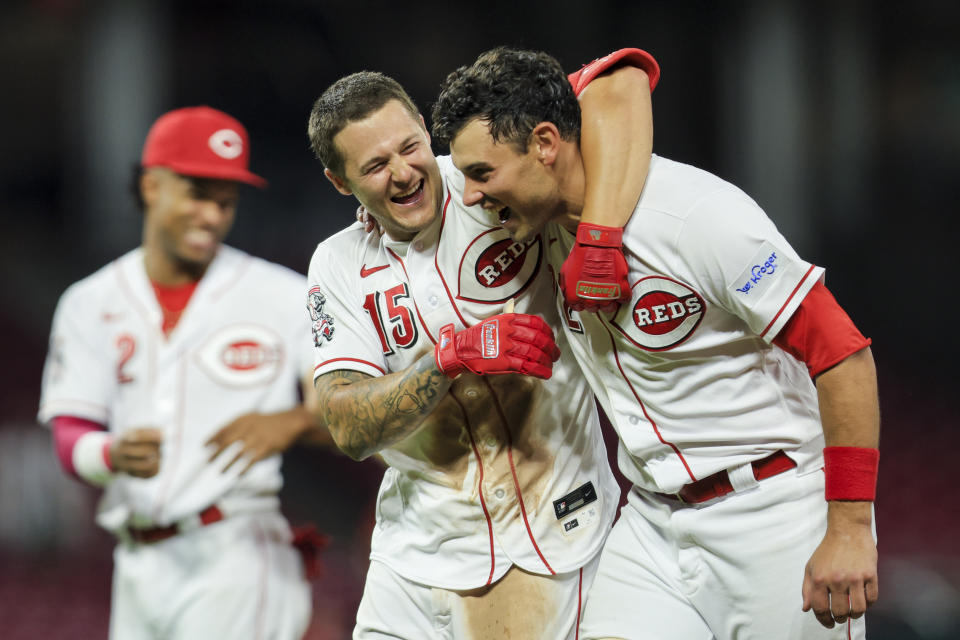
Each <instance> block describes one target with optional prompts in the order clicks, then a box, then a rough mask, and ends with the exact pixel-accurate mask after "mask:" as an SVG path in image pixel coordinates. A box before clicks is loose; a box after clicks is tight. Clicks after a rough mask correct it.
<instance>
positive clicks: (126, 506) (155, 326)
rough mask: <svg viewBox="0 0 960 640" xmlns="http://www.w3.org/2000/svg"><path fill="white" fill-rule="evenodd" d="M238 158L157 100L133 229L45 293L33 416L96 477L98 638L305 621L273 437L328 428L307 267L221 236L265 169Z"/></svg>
mask: <svg viewBox="0 0 960 640" xmlns="http://www.w3.org/2000/svg"><path fill="white" fill-rule="evenodd" d="M248 167H249V138H248V136H247V132H246V130H245V129H244V127H243V126H242V125H241V124H240V123H239V122H238V121H237V120H235V119H234V118H232V117H230V116H229V115H227V114H225V113H223V112H221V111H217V110H215V109H211V108H209V107H190V108H185V109H178V110H175V111H171V112H169V113H167V114H165V115H163V116H162V117H161V118H160V119H158V120H157V121H156V123H155V124H154V125H153V127H152V128H151V129H150V132H149V134H148V136H147V140H146V143H145V145H144V148H143V158H142V171H141V172H138V180H137V184H136V189H137V195H138V196H139V198H140V199H141V202H142V208H143V216H144V218H143V219H144V229H143V244H142V246H141V247H139V248H137V249H135V250H133V251H131V252H129V253H127V254H126V255H124V256H122V257H120V258H119V259H117V260H115V261H113V262H111V263H110V264H108V265H107V266H105V267H103V268H102V269H100V270H99V271H97V272H96V273H94V274H93V275H91V276H89V277H87V278H85V279H83V280H81V281H80V282H77V283H76V284H74V285H72V286H71V287H70V288H69V289H68V290H67V291H66V292H65V293H64V294H63V296H62V297H61V299H60V302H59V304H58V305H57V311H56V314H55V316H54V320H53V328H52V331H51V338H50V353H49V356H48V359H47V363H46V368H45V372H44V381H43V392H42V399H41V407H40V413H39V418H40V420H41V421H42V422H44V423H50V424H52V427H53V430H54V438H55V442H56V446H57V451H58V454H59V457H60V460H61V462H62V464H63V466H64V467H65V469H66V470H67V471H69V472H71V473H73V474H75V475H76V476H78V477H79V478H81V479H83V480H85V481H87V482H89V483H91V484H94V485H97V486H103V487H104V494H103V497H102V499H101V501H100V505H99V508H98V513H97V523H98V524H99V525H100V526H102V527H103V528H105V529H106V530H108V531H110V532H111V533H114V534H115V535H116V536H117V537H118V539H119V544H118V546H117V548H116V551H115V554H114V560H115V568H114V578H113V601H112V610H111V618H110V637H111V638H117V639H121V640H131V639H132V640H137V639H141V638H142V639H147V638H151V639H153V638H174V639H183V640H187V639H190V640H193V639H195V638H264V637H271V638H278V639H282V638H288V639H290V640H295V639H299V638H301V637H302V636H303V633H304V631H305V629H306V627H307V623H308V621H309V616H310V588H309V584H308V583H307V581H306V580H305V579H304V570H303V566H302V564H301V561H300V558H299V555H298V554H297V552H296V550H295V549H294V548H293V546H292V545H291V532H290V528H289V526H288V525H287V522H286V520H285V519H284V518H283V516H282V515H281V514H280V511H279V504H278V503H279V500H278V497H277V492H278V491H279V489H280V486H281V482H282V480H281V476H280V456H279V455H277V454H278V453H280V452H281V451H283V450H285V449H286V448H287V447H289V446H290V445H291V444H292V443H293V442H294V441H296V440H298V439H300V438H301V437H307V436H310V437H313V438H315V439H317V441H319V442H323V441H324V440H326V441H329V434H326V433H325V431H324V430H322V429H319V428H318V427H317V419H316V418H315V417H314V414H313V413H312V412H311V411H309V410H308V409H307V408H306V407H304V406H302V405H300V403H299V400H298V386H299V383H300V381H301V380H302V377H303V375H304V372H309V371H310V369H311V368H312V365H311V364H310V348H309V336H310V330H309V325H308V323H307V322H306V318H304V316H303V311H302V309H303V308H302V306H301V305H302V295H303V293H302V292H303V288H304V284H305V279H304V278H303V276H301V275H299V274H296V273H294V272H293V271H290V270H289V269H286V268H284V267H281V266H279V265H275V264H271V263H268V262H266V261H264V260H260V259H257V258H254V257H252V256H249V255H247V254H246V253H243V252H242V251H238V250H236V249H233V248H230V247H227V246H224V245H222V244H221V241H222V239H223V238H224V236H225V235H226V234H227V232H228V230H229V229H230V226H231V225H232V223H233V219H234V214H235V210H236V205H237V195H238V185H239V184H240V183H246V184H252V185H256V186H263V185H264V184H265V183H264V181H263V179H261V178H260V177H258V176H256V175H254V174H253V173H251V172H250V171H249V168H248ZM307 397H308V398H311V399H312V394H310V395H308V396H307Z"/></svg>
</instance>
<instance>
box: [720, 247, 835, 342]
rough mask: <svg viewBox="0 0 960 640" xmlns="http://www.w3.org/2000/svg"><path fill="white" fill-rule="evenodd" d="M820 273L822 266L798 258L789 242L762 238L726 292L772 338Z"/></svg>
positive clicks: (752, 324)
mask: <svg viewBox="0 0 960 640" xmlns="http://www.w3.org/2000/svg"><path fill="white" fill-rule="evenodd" d="M822 276H823V269H822V268H821V267H816V266H814V265H812V264H810V263H809V262H806V261H805V260H803V259H801V258H800V257H799V256H798V255H797V254H796V252H794V251H793V249H791V248H790V246H789V245H785V246H782V247H777V246H775V245H773V244H772V243H771V242H769V241H764V242H763V243H762V244H761V245H760V248H759V249H758V250H757V252H756V254H755V255H754V256H753V258H752V259H751V260H750V261H749V262H748V263H747V264H746V265H745V266H744V268H743V270H742V271H741V272H740V275H738V276H737V278H736V279H735V280H734V281H733V282H732V283H730V284H729V285H728V287H727V295H728V297H729V299H730V300H731V301H732V302H733V305H734V307H735V308H739V309H740V312H739V315H741V317H743V319H744V320H746V321H747V323H748V324H749V325H750V327H751V328H752V329H753V330H754V331H756V332H757V333H758V334H759V335H760V336H761V337H763V338H764V339H766V340H772V339H773V337H774V336H776V334H777V331H779V330H780V327H782V326H783V324H784V323H785V322H786V321H787V320H789V319H790V316H791V315H792V314H793V312H794V310H795V309H796V308H797V306H798V305H799V304H800V302H801V301H802V300H803V298H804V296H806V295H807V292H808V291H810V287H812V286H813V284H814V283H815V282H816V281H817V280H818V279H820V278H821V277H822Z"/></svg>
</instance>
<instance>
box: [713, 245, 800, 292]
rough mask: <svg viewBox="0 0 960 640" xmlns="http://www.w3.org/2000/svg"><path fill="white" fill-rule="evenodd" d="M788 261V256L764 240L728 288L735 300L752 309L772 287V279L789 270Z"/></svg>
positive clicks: (779, 277) (780, 277)
mask: <svg viewBox="0 0 960 640" xmlns="http://www.w3.org/2000/svg"><path fill="white" fill-rule="evenodd" d="M790 262H791V261H790V258H789V256H787V255H786V254H785V253H784V252H783V251H779V250H778V249H777V248H776V247H774V246H773V245H772V244H770V243H769V242H764V243H763V244H761V245H760V249H759V250H758V251H757V253H756V255H754V256H753V259H751V260H750V262H748V263H747V266H745V267H744V268H743V271H741V272H740V275H739V276H737V277H736V279H735V280H734V281H733V284H731V285H730V286H729V287H728V290H729V291H730V293H731V295H732V296H733V298H734V299H735V300H738V301H740V302H741V303H742V304H744V305H745V306H747V307H749V308H751V309H752V308H754V307H755V306H756V305H757V303H758V302H759V301H760V299H761V298H762V297H763V295H764V294H765V293H766V292H767V291H769V290H770V289H771V288H773V286H774V281H776V280H782V279H783V274H784V272H786V271H788V270H789V267H790Z"/></svg>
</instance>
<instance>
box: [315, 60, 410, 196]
mask: <svg viewBox="0 0 960 640" xmlns="http://www.w3.org/2000/svg"><path fill="white" fill-rule="evenodd" d="M391 100H397V101H399V102H400V104H402V105H403V107H404V108H405V109H406V110H407V111H408V112H409V113H410V115H411V116H413V118H414V119H415V120H419V118H420V110H419V109H417V105H416V104H414V102H413V100H412V99H411V98H410V96H409V95H408V94H407V92H406V91H404V90H403V87H401V86H400V83H399V82H397V81H396V80H394V79H393V78H391V77H389V76H387V75H384V74H382V73H378V72H376V71H360V72H358V73H353V74H350V75H349V76H344V77H343V78H340V79H339V80H337V81H336V82H334V83H333V84H332V85H330V86H329V87H327V89H326V91H324V92H323V94H321V96H320V97H319V98H317V101H316V102H314V103H313V109H311V111H310V120H309V121H308V123H307V136H308V137H309V138H310V147H311V148H312V149H313V152H314V154H316V156H317V159H319V160H320V162H322V163H323V166H324V167H326V168H327V169H329V170H330V171H331V172H333V173H334V174H336V175H338V176H340V177H343V165H344V158H343V155H342V154H341V153H340V150H339V149H337V147H336V145H335V144H333V138H334V137H335V136H336V135H337V134H338V133H340V132H341V131H342V130H343V128H344V127H346V126H347V125H348V124H350V123H351V122H355V121H357V120H363V119H364V118H366V117H367V116H369V115H370V114H371V113H373V112H374V111H377V110H378V109H380V108H381V107H383V106H384V105H385V104H387V103H388V102H390V101H391Z"/></svg>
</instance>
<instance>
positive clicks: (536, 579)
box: [308, 50, 657, 640]
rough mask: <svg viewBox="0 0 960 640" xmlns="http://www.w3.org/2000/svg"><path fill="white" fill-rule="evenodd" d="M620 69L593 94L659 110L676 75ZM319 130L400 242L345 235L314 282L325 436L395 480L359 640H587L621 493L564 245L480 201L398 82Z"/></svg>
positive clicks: (371, 76) (331, 244)
mask: <svg viewBox="0 0 960 640" xmlns="http://www.w3.org/2000/svg"><path fill="white" fill-rule="evenodd" d="M618 61H619V62H622V63H624V64H623V65H620V67H619V68H617V69H615V70H614V69H612V70H611V71H610V73H608V74H605V75H604V76H603V77H602V79H598V80H597V83H596V85H595V86H594V89H595V91H591V92H587V93H588V94H592V96H593V97H592V98H591V99H599V100H600V102H601V103H602V102H603V101H605V100H608V99H613V95H616V94H617V91H619V90H620V89H616V87H619V86H621V85H623V86H624V90H626V91H627V95H629V94H631V93H637V92H639V93H641V94H646V96H644V97H641V98H639V99H638V100H636V101H634V102H633V103H632V104H634V105H636V104H640V105H644V104H645V105H646V108H647V110H648V109H649V90H648V86H649V85H650V84H652V83H653V82H655V80H656V73H657V70H656V63H655V62H654V61H653V60H652V58H650V57H649V56H647V55H646V54H645V53H643V52H641V51H639V50H632V51H626V52H621V53H620V55H619V57H618ZM633 65H639V66H641V67H642V68H643V69H646V72H643V71H641V70H640V69H637V68H635V67H634V66H633ZM614 66H616V64H615V63H613V62H611V63H610V64H609V65H608V67H607V68H612V67H614ZM602 70H603V68H601V67H599V66H598V67H597V68H595V69H593V71H595V73H594V74H593V75H594V76H596V75H597V74H600V73H601V71H602ZM647 74H649V78H648V75H647ZM607 91H609V92H610V93H609V94H607V95H605V96H604V94H605V93H606V92H607ZM601 96H602V97H601ZM593 106H595V105H593ZM584 109H585V110H587V109H588V105H587V102H585V103H584ZM629 111H630V109H625V110H624V112H625V113H626V112H629ZM585 117H588V116H585ZM630 117H638V116H635V115H632V116H630ZM630 117H628V118H627V119H628V120H629V119H630ZM639 117H646V118H648V119H649V112H648V111H647V113H646V114H645V115H644V113H643V108H642V107H641V108H640V110H639ZM616 120H617V118H616V117H613V118H612V119H611V120H610V122H609V123H608V125H609V126H610V128H609V129H606V130H605V132H604V135H608V136H610V137H611V138H613V137H615V136H617V135H619V133H618V129H617V126H618V123H617V122H616ZM622 124H623V125H624V126H633V125H630V124H629V123H628V122H624V123H622ZM641 130H643V128H641ZM646 130H647V131H649V127H646ZM594 133H598V132H594ZM309 134H310V139H311V144H312V146H313V148H314V150H315V151H316V152H317V155H318V157H319V158H320V160H321V161H322V162H323V164H324V166H325V168H326V169H325V175H326V176H327V178H328V179H330V181H331V182H332V183H333V185H334V186H335V187H336V188H337V190H338V191H340V192H341V193H343V194H345V195H350V194H353V195H355V196H356V197H357V198H358V200H359V201H360V202H361V203H362V205H363V206H364V207H365V208H366V210H367V211H369V213H370V214H371V215H372V216H373V218H374V219H375V220H376V221H377V222H378V223H379V224H380V226H381V227H382V229H383V233H382V234H380V233H373V234H368V233H367V232H366V231H365V230H364V227H363V224H362V223H356V224H354V225H353V226H351V227H348V228H347V229H345V230H343V231H341V232H340V233H338V234H336V235H334V236H332V237H331V238H328V239H327V240H325V241H324V242H322V243H321V244H320V245H319V246H318V248H317V251H316V252H315V254H314V256H313V259H312V260H311V263H310V270H309V274H308V278H309V281H310V289H309V307H310V308H311V314H312V319H313V321H314V342H315V345H316V371H315V375H316V387H317V390H318V395H319V399H320V404H321V406H323V407H324V412H325V416H324V417H325V420H326V421H327V423H328V424H329V425H330V429H331V433H332V434H333V437H334V439H335V440H336V441H337V444H338V445H339V446H340V447H341V448H342V449H343V450H344V451H345V452H347V453H348V454H349V455H351V456H352V457H354V458H357V459H362V458H365V457H367V456H370V455H373V454H380V455H381V456H382V457H383V459H384V460H385V461H386V463H387V464H388V465H389V466H388V469H387V471H386V473H385V474H384V479H383V483H382V485H381V489H380V494H379V496H378V500H377V509H376V514H377V522H376V526H375V529H374V533H373V539H372V544H371V546H372V549H371V564H370V568H369V571H368V574H367V580H366V586H365V589H364V595H363V599H362V601H361V604H360V608H359V611H358V613H357V625H356V628H355V631H354V638H357V639H367V638H384V637H391V638H408V639H411V640H413V639H416V640H422V639H424V638H436V639H440V638H464V639H472V640H480V639H486V638H489V639H494V638H497V639H499V638H504V637H517V638H530V639H534V638H542V639H544V640H547V639H549V640H557V639H562V638H574V637H575V636H576V629H577V624H578V621H579V617H580V612H581V596H582V595H583V593H585V590H586V588H587V587H588V586H589V584H590V582H591V581H592V578H593V574H594V571H595V567H596V563H597V561H598V558H599V550H600V548H601V545H602V543H603V541H604V539H605V537H606V534H607V531H608V530H609V526H610V523H611V522H612V520H613V517H614V514H615V511H616V508H617V503H618V496H619V491H618V488H617V485H616V482H615V481H614V479H613V476H612V474H611V472H610V469H609V466H608V465H607V463H606V453H605V450H604V446H603V441H602V438H601V434H600V430H599V426H598V422H597V415H596V410H595V406H594V402H593V398H592V395H591V393H590V391H589V389H588V388H587V385H586V382H585V381H584V380H583V378H582V376H580V375H579V374H578V373H577V372H576V369H575V367H576V365H575V363H574V361H573V359H572V357H571V353H572V352H571V349H570V347H569V346H568V345H567V344H566V341H565V339H564V338H563V334H562V333H560V334H559V336H560V338H559V340H558V342H557V343H556V344H555V343H554V338H553V336H554V329H556V330H557V331H559V324H560V318H559V317H558V315H557V312H556V309H555V305H554V302H553V297H554V295H555V292H554V287H553V281H552V277H551V276H550V274H549V273H548V271H547V268H546V264H545V262H544V259H543V258H544V253H545V251H546V246H545V245H544V243H543V242H541V241H540V240H539V239H538V238H535V239H533V240H532V241H530V242H523V243H517V242H513V241H512V240H510V238H509V237H508V235H507V233H506V231H504V230H503V229H502V228H501V227H500V226H499V225H498V223H497V221H496V218H495V217H492V216H490V215H489V214H488V213H487V212H485V211H483V210H482V209H481V208H480V207H464V206H463V205H462V202H461V200H462V195H461V190H462V185H463V179H462V176H460V174H459V173H458V172H457V171H456V170H455V169H454V168H453V166H452V164H451V163H450V160H449V158H445V157H441V158H435V157H434V156H433V153H432V151H431V149H430V139H429V136H428V134H427V132H426V128H425V125H424V123H423V119H422V117H421V116H420V114H419V112H418V111H417V109H416V107H415V106H414V105H413V102H412V101H411V100H410V98H409V96H408V95H407V94H406V93H405V92H404V91H403V89H402V88H401V87H400V86H399V85H398V84H397V83H396V82H395V81H393V80H391V79H389V78H387V77H386V76H383V75H382V74H378V73H370V72H362V73H357V74H353V75H351V76H347V77H345V78H342V79H341V80H339V81H337V82H336V83H334V84H333V85H332V86H331V87H329V88H328V89H327V90H326V91H325V92H324V94H323V95H322V96H321V97H320V98H319V99H318V100H317V102H316V104H315V105H314V108H313V112H312V113H311V117H310V126H309ZM611 134H612V135H611ZM592 142H595V141H588V140H585V144H586V145H588V144H591V143H592ZM621 169H622V166H621ZM634 177H635V178H637V179H638V180H640V181H642V178H643V176H642V175H640V176H634ZM634 184H636V182H635V183H634ZM637 191H638V192H637V193H635V194H634V195H633V198H634V199H635V198H636V197H637V196H638V193H639V190H637ZM513 305H515V309H514V308H513ZM533 314H538V315H542V316H543V317H544V318H545V319H546V321H544V320H543V319H541V318H540V317H538V316H537V315H533Z"/></svg>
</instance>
